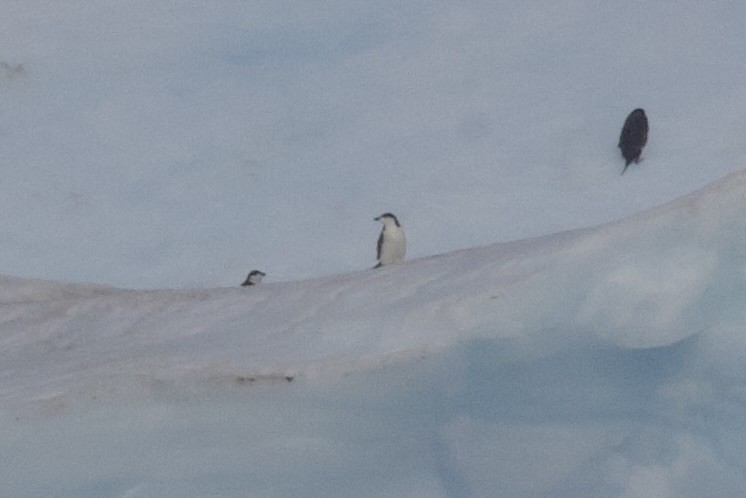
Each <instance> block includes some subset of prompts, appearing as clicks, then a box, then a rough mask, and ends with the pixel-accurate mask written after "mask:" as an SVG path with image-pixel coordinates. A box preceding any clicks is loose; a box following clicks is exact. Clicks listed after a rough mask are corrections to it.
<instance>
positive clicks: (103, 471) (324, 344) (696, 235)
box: [0, 172, 746, 498]
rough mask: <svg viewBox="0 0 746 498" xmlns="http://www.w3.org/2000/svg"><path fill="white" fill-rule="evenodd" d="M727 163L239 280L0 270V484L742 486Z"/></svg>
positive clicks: (653, 491) (738, 282)
mask: <svg viewBox="0 0 746 498" xmlns="http://www.w3.org/2000/svg"><path fill="white" fill-rule="evenodd" d="M744 302H746V172H740V173H736V174H733V175H730V176H728V177H727V178H725V179H723V180H721V181H719V182H717V183H715V184H713V185H711V186H709V187H706V188H705V189H703V190H701V191H698V192H696V193H694V194H691V195H689V196H686V197H683V198H681V199H679V200H676V201H674V202H672V203H669V204H666V205H664V206H661V207H658V208H655V209H653V210H651V211H647V212H645V213H642V214H639V215H636V216H634V217H632V218H629V219H626V220H623V221H621V222H615V223H612V224H607V225H603V226H600V227H597V228H592V229H585V230H580V231H573V232H564V233H559V234H556V235H551V236H546V237H541V238H537V239H529V240H522V241H518V242H513V243H507V244H496V245H491V246H486V247H481V248H475V249H468V250H463V251H458V252H454V253H449V254H444V255H440V256H433V257H429V258H422V259H417V260H412V261H409V262H406V263H405V264H402V265H400V266H394V267H388V268H384V269H381V270H368V271H363V272H358V273H350V274H342V275H334V276H330V277H325V278H319V279H314V280H308V281H302V282H296V283H284V284H266V285H264V284H263V285H260V286H258V287H256V288H249V289H214V290H179V291H126V290H119V289H114V288H109V287H96V286H82V285H73V284H59V283H52V282H43V281H32V280H23V279H17V278H8V277H6V278H3V279H2V280H1V281H0V303H1V304H0V306H1V307H2V316H0V414H1V417H2V422H3V423H2V425H1V426H0V427H1V428H0V437H1V438H2V446H0V458H1V460H2V462H3V465H2V466H0V495H2V496H14V497H23V496H29V497H31V496H34V497H36V496H76V497H77V496H126V497H140V496H200V497H201V496H235V497H246V496H319V497H321V496H324V497H328V496H370V497H374V496H376V497H379V496H396V497H399V496H414V497H441V496H442V497H446V496H448V497H467V496H479V497H482V496H510V497H524V496H563V497H580V496H589V497H590V496H592V497H606V496H609V497H611V496H614V497H617V496H624V497H656V498H661V497H702V496H719V497H720V496H743V495H744V493H746V477H745V476H746V472H744V471H745V470H746V469H745V468H744V464H743V462H744V461H746V432H744V430H743V428H744V427H746V369H745V368H744V364H746V335H745V334H744V328H745V327H744V325H745V324H746V311H745V307H744V305H743V303H744Z"/></svg>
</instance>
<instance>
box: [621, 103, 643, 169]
mask: <svg viewBox="0 0 746 498" xmlns="http://www.w3.org/2000/svg"><path fill="white" fill-rule="evenodd" d="M647 142H648V117H647V116H646V115H645V111H643V110H642V109H635V110H634V111H632V112H631V113H630V114H629V116H627V119H626V120H625V121H624V126H623V127H622V135H621V136H620V137H619V148H620V149H622V156H623V157H624V160H625V161H626V164H625V165H624V169H623V170H622V174H624V172H625V171H627V167H628V166H629V165H630V164H631V163H632V162H634V163H635V164H637V163H639V162H640V155H641V154H642V149H643V148H644V147H645V144H646V143H647Z"/></svg>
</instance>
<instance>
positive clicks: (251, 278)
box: [241, 270, 266, 287]
mask: <svg viewBox="0 0 746 498" xmlns="http://www.w3.org/2000/svg"><path fill="white" fill-rule="evenodd" d="M265 275H266V273H264V272H263V271H259V270H251V272H250V273H249V275H248V276H247V277H246V280H244V282H243V283H242V284H241V285H242V286H244V287H245V286H249V285H256V284H258V283H259V282H261V281H262V278H264V276H265Z"/></svg>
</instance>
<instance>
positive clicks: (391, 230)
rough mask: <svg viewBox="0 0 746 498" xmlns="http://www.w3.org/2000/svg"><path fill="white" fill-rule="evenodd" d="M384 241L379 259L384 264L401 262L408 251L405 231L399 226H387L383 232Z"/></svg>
mask: <svg viewBox="0 0 746 498" xmlns="http://www.w3.org/2000/svg"><path fill="white" fill-rule="evenodd" d="M382 236H383V243H382V244H381V255H380V258H379V261H380V263H381V264H383V265H390V264H394V263H401V262H402V261H404V255H405V254H406V252H407V239H406V237H405V236H404V231H403V230H402V229H401V228H400V227H397V226H387V227H385V228H384V229H383V232H382Z"/></svg>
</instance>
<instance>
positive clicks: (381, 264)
mask: <svg viewBox="0 0 746 498" xmlns="http://www.w3.org/2000/svg"><path fill="white" fill-rule="evenodd" d="M382 266H383V263H381V262H380V261H379V262H378V264H377V265H376V266H374V267H373V268H371V270H375V269H376V268H380V267H382Z"/></svg>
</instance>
